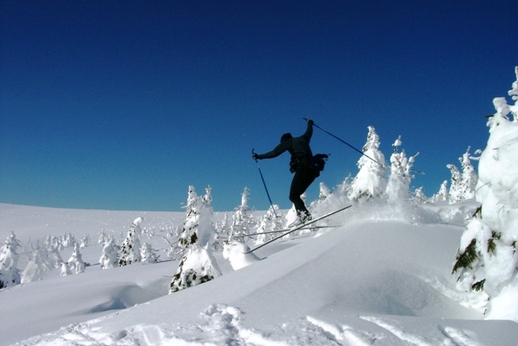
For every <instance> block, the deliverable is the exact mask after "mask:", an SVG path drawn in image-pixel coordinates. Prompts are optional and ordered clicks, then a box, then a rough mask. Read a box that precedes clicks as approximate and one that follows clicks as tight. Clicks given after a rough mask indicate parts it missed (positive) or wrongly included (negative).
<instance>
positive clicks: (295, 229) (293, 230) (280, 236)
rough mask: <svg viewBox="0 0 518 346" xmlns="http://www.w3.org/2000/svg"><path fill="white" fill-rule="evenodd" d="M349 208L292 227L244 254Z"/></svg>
mask: <svg viewBox="0 0 518 346" xmlns="http://www.w3.org/2000/svg"><path fill="white" fill-rule="evenodd" d="M350 207H352V205H348V206H346V207H343V208H340V209H338V210H335V211H332V212H330V213H327V214H324V215H322V216H319V217H317V218H315V219H312V220H310V221H308V222H305V223H301V224H300V225H298V226H295V227H292V228H290V229H289V230H288V231H286V232H284V233H283V234H281V235H279V236H277V237H275V238H273V239H270V240H268V241H267V242H266V243H262V244H261V245H259V246H257V247H255V248H253V249H251V250H248V251H247V252H245V254H249V253H252V252H254V251H255V250H258V249H260V248H262V247H263V246H266V245H268V244H270V243H273V242H274V241H276V240H278V239H281V238H283V237H285V236H287V235H288V234H290V233H293V232H295V231H298V230H300V229H303V228H305V227H307V226H308V225H311V224H313V223H315V222H317V221H320V220H322V219H325V218H326V217H329V216H331V215H334V214H336V213H339V212H341V211H342V210H345V209H349V208H350Z"/></svg>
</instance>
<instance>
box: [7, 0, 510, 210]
mask: <svg viewBox="0 0 518 346" xmlns="http://www.w3.org/2000/svg"><path fill="white" fill-rule="evenodd" d="M516 11H517V5H516V3H515V2H512V1H496V2H491V3H489V2H488V1H469V2H468V1H368V0H367V1H282V0H281V1H247V0H244V1H243V0H240V1H237V0H236V1H133V0H124V1H97V0H92V1H70V0H67V1H54V0H53V1H44V2H34V1H14V0H4V1H2V2H1V3H0V16H1V17H0V29H1V41H0V45H1V46H0V60H1V66H0V202H6V203H16V204H30V205H43V206H55V207H71V208H90V209H125V210H181V208H182V204H183V203H185V201H186V198H187V191H188V186H189V185H194V186H195V188H196V191H197V193H198V194H203V193H204V188H205V187H206V186H207V185H210V186H211V188H212V196H213V207H214V209H215V210H216V211H227V210H233V209H234V208H235V207H236V206H238V205H239V204H240V198H241V192H242V191H243V189H244V187H245V186H246V187H248V188H249V189H250V197H249V205H250V206H251V207H255V208H257V209H266V208H267V207H268V205H269V202H268V199H267V197H266V193H265V191H264V188H263V185H262V182H261V178H260V175H259V172H258V170H257V166H256V164H255V162H254V161H253V160H252V159H251V150H252V148H255V150H256V151H257V152H260V153H262V152H266V151H269V150H271V149H272V148H273V147H274V146H275V145H276V144H277V143H278V141H279V138H280V136H281V135H282V134H283V133H285V132H291V133H292V134H293V135H298V134H302V133H303V132H304V130H305V122H304V121H303V120H302V118H304V117H305V118H311V119H313V120H314V121H315V123H316V124H317V125H319V126H320V127H322V128H323V129H325V130H327V131H329V132H332V133H333V134H335V135H336V136H338V137H340V138H342V139H344V140H345V141H347V142H348V143H350V144H352V145H354V146H357V147H358V148H361V147H362V146H363V144H364V143H365V139H366V136H367V126H369V125H372V126H374V127H375V128H376V131H377V132H378V134H379V136H380V140H381V150H382V151H383V153H384V154H385V157H386V159H387V160H388V159H389V157H390V153H391V152H392V147H391V144H392V143H393V142H394V140H395V139H396V138H397V137H398V136H399V135H401V136H402V141H403V149H405V151H406V152H407V153H408V154H410V155H411V154H414V153H415V152H420V155H419V156H418V157H417V159H416V163H415V165H414V168H415V169H416V170H419V171H424V172H425V175H417V176H416V178H415V179H414V181H413V186H414V187H419V186H423V187H424V191H425V193H426V194H427V195H428V196H431V195H432V194H433V193H435V192H437V190H438V189H439V186H440V184H441V183H442V181H443V180H445V179H447V180H449V179H450V173H449V171H448V169H447V168H446V164H449V163H454V164H458V158H459V157H460V156H462V154H463V153H464V152H465V151H466V149H467V147H468V146H471V148H472V152H473V151H474V150H475V149H478V148H484V146H485V144H486V141H487V138H488V132H487V128H486V126H485V118H484V116H485V115H487V114H491V113H493V112H494V108H493V106H492V100H493V98H494V97H497V96H506V95H507V91H508V90H509V89H510V88H511V84H512V82H513V81H514V79H515V76H514V66H516V65H518V60H516V59H517V54H516V42H515V41H516V35H515V34H514V35H513V32H514V33H515V31H513V30H515V26H516V21H515V20H516V17H515V14H516ZM312 147H313V151H314V152H315V153H317V152H323V153H330V154H331V157H330V160H329V161H328V164H327V166H326V169H325V171H324V172H323V174H322V175H321V177H320V178H319V180H317V182H316V183H314V185H312V186H311V187H310V188H309V190H308V199H309V200H313V199H314V198H316V196H317V194H318V182H320V181H323V182H325V183H326V184H327V185H328V186H329V187H330V188H333V187H334V186H336V185H337V184H339V183H341V182H342V181H343V180H344V178H345V177H346V176H347V175H348V174H349V173H352V174H353V175H355V174H356V173H357V167H356V162H357V160H358V159H359V154H358V153H356V152H355V151H353V150H351V149H350V148H348V147H347V146H345V145H344V144H342V143H341V142H339V141H337V140H336V139H334V138H332V137H330V136H329V135H327V134H326V133H324V132H322V131H319V130H318V129H315V132H314V136H313V141H312ZM288 156H289V155H288V154H287V153H286V154H284V155H283V156H281V157H279V158H277V159H275V160H263V161H260V162H259V163H260V166H261V169H262V172H263V174H264V177H265V180H266V183H267V185H268V188H269V190H270V194H271V196H272V199H273V202H274V203H276V204H279V205H280V206H281V207H282V208H288V207H290V202H289V201H288V198H287V195H288V190H289V183H290V181H291V174H290V173H289V171H288V161H289V157H288ZM475 165H476V164H475Z"/></svg>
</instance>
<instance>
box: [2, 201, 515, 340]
mask: <svg viewBox="0 0 518 346" xmlns="http://www.w3.org/2000/svg"><path fill="white" fill-rule="evenodd" d="M336 203H338V202H336ZM467 205H470V207H469V209H471V210H473V209H474V208H475V204H474V203H473V201H471V204H470V202H466V203H464V204H462V205H460V207H461V208H467ZM427 208H432V209H433V208H435V207H432V206H428V207H427ZM452 208H455V206H453V207H452ZM355 209H356V210H355ZM369 209H370V210H369ZM380 209H382V208H381V207H379V206H376V205H375V204H373V205H370V206H368V205H367V204H362V205H358V206H354V207H353V208H350V209H348V210H347V211H345V212H343V214H341V215H335V216H333V217H332V218H331V220H328V223H329V224H335V225H338V224H339V225H341V227H338V228H333V229H322V230H320V231H318V232H314V233H312V234H310V235H308V234H304V235H301V236H298V237H293V238H289V239H285V240H281V241H278V242H276V243H273V244H270V245H268V246H266V247H264V248H262V249H260V250H258V251H257V253H256V254H249V255H244V254H243V251H242V250H243V248H242V247H240V246H239V245H234V246H230V247H229V248H227V249H225V251H222V252H219V253H214V256H215V257H216V259H217V261H218V264H219V266H220V269H221V271H222V273H223V275H222V276H220V277H218V278H216V279H215V280H213V281H210V282H207V283H204V284H201V285H199V286H195V287H192V288H188V289H185V290H182V291H179V292H177V293H173V294H168V292H169V283H170V282H171V277H172V275H173V274H174V273H175V271H176V269H177V267H178V261H171V260H167V257H166V256H165V252H166V249H165V247H166V245H167V243H166V242H164V241H160V237H159V236H157V235H158V234H159V233H160V232H161V231H168V230H169V229H171V228H173V226H172V224H171V222H175V223H177V224H181V223H182V222H183V218H184V217H185V216H184V215H183V214H182V213H150V212H148V213H132V212H122V211H121V212H115V211H110V212H106V211H92V210H66V209H50V208H39V207H28V206H15V205H5V204H2V205H0V211H1V215H0V216H1V219H0V220H1V221H0V236H1V237H4V238H5V237H8V236H9V235H10V233H11V231H14V232H15V233H16V234H17V237H18V239H19V240H21V242H22V244H24V243H25V242H26V241H27V239H28V238H29V237H30V238H31V239H33V240H34V239H38V238H42V237H45V235H46V234H47V233H50V234H55V235H62V234H65V233H67V232H72V233H73V234H74V235H75V237H76V238H79V237H80V236H81V235H83V234H84V233H85V232H89V233H90V235H91V236H92V238H94V237H95V235H96V233H97V232H99V233H100V232H101V231H102V230H103V229H104V230H115V232H113V233H117V231H118V232H121V233H122V235H121V236H120V237H124V236H125V232H123V231H124V227H128V226H129V225H130V224H131V222H132V220H134V219H135V217H136V215H144V214H145V215H144V221H142V224H141V227H142V229H155V232H156V234H157V235H156V236H155V237H153V238H152V239H150V240H147V241H149V242H150V243H151V244H153V247H154V248H159V247H160V246H161V247H162V251H161V252H160V255H161V256H160V258H161V259H162V261H161V262H160V263H157V264H144V263H136V264H133V265H129V266H125V267H120V268H113V269H106V270H102V269H101V268H100V265H99V264H98V259H99V257H100V254H101V251H102V247H101V246H99V245H98V244H92V245H90V246H88V247H86V248H84V249H82V250H83V253H82V255H83V260H84V261H85V262H86V263H90V264H91V265H90V266H88V267H86V270H85V272H84V273H81V274H77V275H70V276H66V277H61V276H59V273H58V271H56V273H54V274H52V273H53V272H51V273H49V274H48V275H47V277H46V278H45V279H44V280H41V281H36V282H31V283H28V284H23V285H18V286H14V287H12V288H8V289H4V290H2V291H0V297H1V299H0V311H1V313H2V316H9V318H3V319H2V324H1V325H0V335H1V338H0V344H2V345H9V344H12V343H15V342H20V344H23V345H103V344H104V345H110V344H119V345H159V344H162V345H223V344H224V345H227V344H235V345H316V344H321V345H324V344H325V345H333V344H336V345H341V344H342V345H350V344H352V345H372V344H375V345H406V344H410V345H412V344H414V345H490V344H498V345H515V344H516V338H517V337H518V325H517V324H516V323H515V322H513V321H506V320H498V321H489V320H486V319H485V316H484V314H483V312H484V308H485V301H484V299H485V297H484V296H483V295H481V294H474V293H471V294H465V293H463V292H459V291H457V290H456V289H455V276H453V275H451V268H452V263H453V260H454V256H455V252H456V250H457V247H458V244H459V241H460V237H461V234H462V232H463V229H464V227H463V226H459V225H456V224H449V223H444V222H435V221H431V220H435V219H434V218H431V217H430V218H421V220H425V221H424V222H417V223H411V222H408V221H407V220H405V219H404V218H402V217H395V218H392V219H390V218H387V217H386V215H388V214H385V213H384V211H383V210H380ZM440 209H441V208H440V207H437V208H436V209H434V210H432V211H430V210H428V211H426V213H431V212H436V211H437V210H440ZM422 213H425V212H424V211H422ZM215 214H216V215H215V217H216V219H222V218H223V215H222V214H218V213H215ZM366 215H370V217H365V216H366ZM373 215H374V218H373V217H372V216H373ZM69 251H70V252H71V251H72V250H71V249H69ZM19 252H20V262H23V260H24V256H23V255H22V253H21V251H19ZM63 252H65V251H63ZM63 257H64V258H65V257H66V256H63ZM25 261H26V259H25ZM237 269H239V270H237ZM508 294H514V295H516V292H509V293H508Z"/></svg>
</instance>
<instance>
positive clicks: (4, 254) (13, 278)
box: [0, 232, 21, 288]
mask: <svg viewBox="0 0 518 346" xmlns="http://www.w3.org/2000/svg"><path fill="white" fill-rule="evenodd" d="M19 247H20V241H18V239H16V235H15V234H14V232H11V235H10V236H8V237H7V239H6V241H5V244H4V246H3V247H2V249H1V251H0V288H4V287H11V286H15V285H18V284H20V282H21V276H20V270H19V269H18V268H17V265H18V258H19V255H18V252H17V249H18V248H19Z"/></svg>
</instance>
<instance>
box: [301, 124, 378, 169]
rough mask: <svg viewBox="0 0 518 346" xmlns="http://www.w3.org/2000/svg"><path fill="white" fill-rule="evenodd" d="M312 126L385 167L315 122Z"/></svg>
mask: <svg viewBox="0 0 518 346" xmlns="http://www.w3.org/2000/svg"><path fill="white" fill-rule="evenodd" d="M302 119H304V120H306V121H308V119H306V118H302ZM313 126H315V127H316V128H317V129H320V130H321V131H323V132H325V133H327V134H328V135H330V136H331V137H334V138H336V139H338V140H339V141H340V142H342V143H343V144H345V145H347V146H348V147H349V148H351V149H353V150H356V151H357V152H359V153H360V154H362V155H363V156H365V157H366V158H368V159H370V160H372V161H374V162H376V163H377V164H378V165H380V166H382V167H385V165H382V164H381V163H379V162H378V161H376V160H374V159H373V158H372V157H370V156H369V155H367V154H365V153H364V152H363V151H361V150H360V149H358V148H356V147H354V146H352V145H351V144H349V143H347V142H346V141H344V140H343V139H341V138H339V137H337V136H335V135H333V134H332V133H331V132H329V131H326V130H324V129H323V128H321V127H320V126H318V125H317V124H315V123H313Z"/></svg>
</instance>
